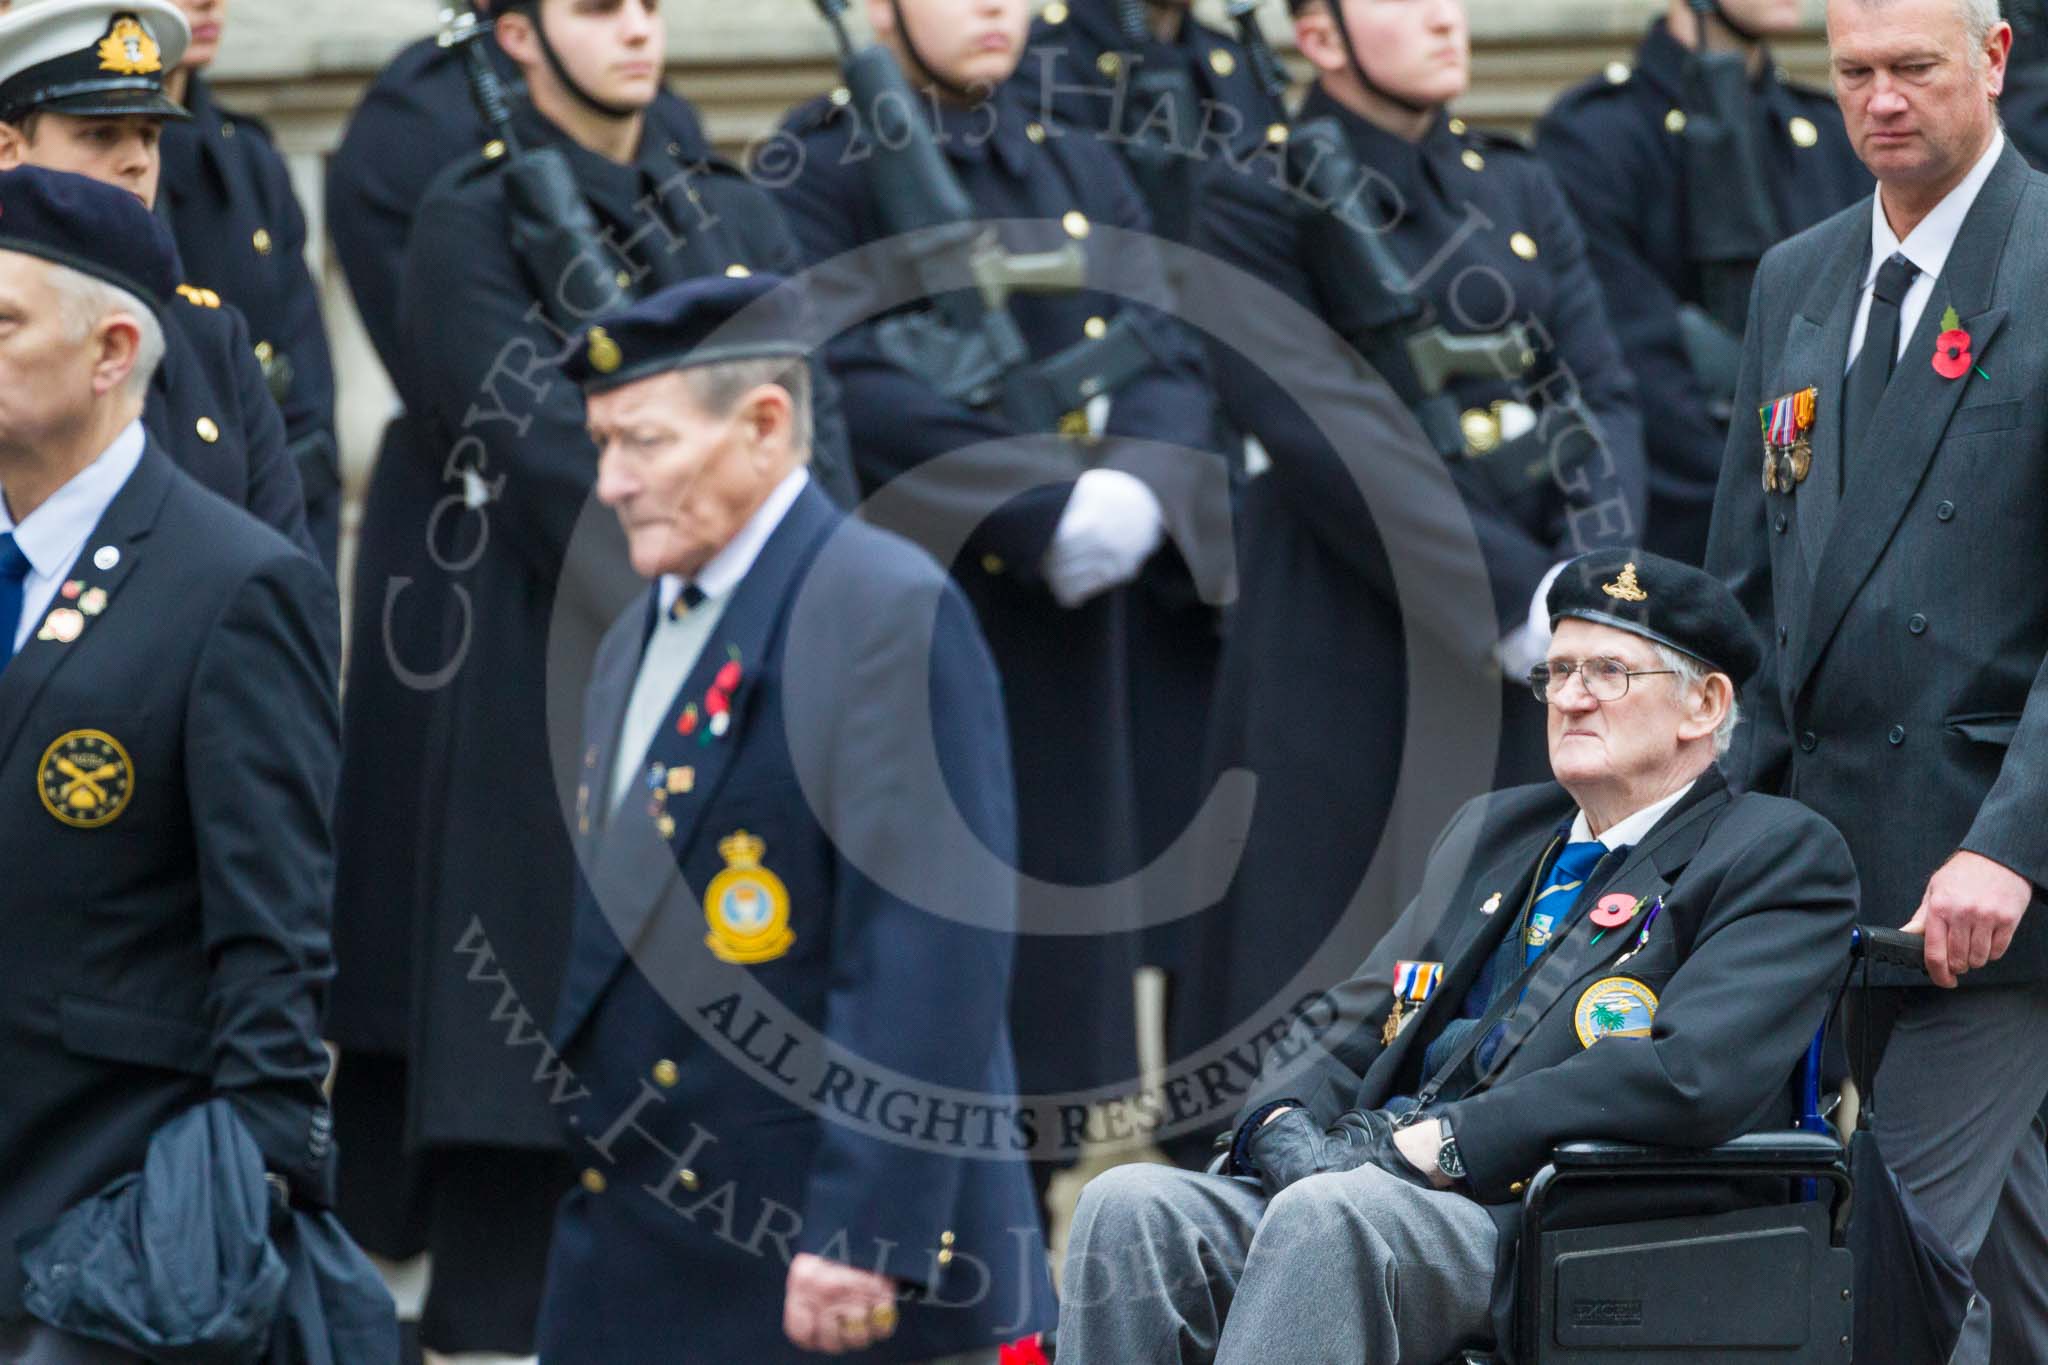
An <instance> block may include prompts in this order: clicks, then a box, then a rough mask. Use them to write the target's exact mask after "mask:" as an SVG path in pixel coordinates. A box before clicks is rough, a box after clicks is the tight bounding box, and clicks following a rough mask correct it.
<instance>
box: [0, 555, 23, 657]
mask: <svg viewBox="0 0 2048 1365" xmlns="http://www.w3.org/2000/svg"><path fill="white" fill-rule="evenodd" d="M27 579H28V556H27V555H25V554H23V553H22V552H21V547H20V546H18V545H16V544H15V543H14V533H13V532H12V531H0V668H5V667H7V665H8V663H9V662H10V661H12V660H13V658H14V636H15V632H16V631H18V630H20V629H21V596H22V584H23V583H24V582H25V581H27Z"/></svg>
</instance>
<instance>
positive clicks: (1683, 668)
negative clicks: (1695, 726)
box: [1650, 641, 1742, 758]
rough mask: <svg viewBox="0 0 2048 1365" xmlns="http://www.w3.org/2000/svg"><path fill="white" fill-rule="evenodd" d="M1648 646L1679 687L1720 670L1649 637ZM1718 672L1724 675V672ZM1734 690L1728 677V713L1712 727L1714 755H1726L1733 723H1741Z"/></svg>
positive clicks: (1698, 684)
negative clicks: (1675, 675) (1650, 639)
mask: <svg viewBox="0 0 2048 1365" xmlns="http://www.w3.org/2000/svg"><path fill="white" fill-rule="evenodd" d="M1650 648H1652V649H1653V650H1655V651H1656V652H1657V662H1658V663H1659V664H1661V665H1662V666H1664V667H1665V668H1668V669H1670V670H1671V671H1672V672H1673V673H1676V674H1677V675H1678V686H1679V689H1680V690H1681V691H1691V690H1692V689H1693V688H1695V687H1705V686H1706V685H1707V679H1708V678H1710V677H1712V676H1713V675H1714V674H1716V673H1719V672H1720V670H1719V669H1717V668H1709V667H1708V666H1707V665H1706V663H1705V662H1703V661H1702V660H1699V659H1695V658H1694V657H1693V656H1692V655H1690V654H1686V653H1683V652H1681V651H1679V650H1676V649H1673V648H1672V647H1671V646H1669V645H1660V644H1658V643H1656V642H1655V641H1651V642H1650ZM1722 676H1723V677H1727V675H1726V674H1725V673H1724V674H1722ZM1735 693H1736V688H1735V684H1734V680H1733V679H1730V680H1729V685H1728V714H1727V715H1725V716H1723V717H1721V723H1720V724H1719V725H1717V726H1715V727H1714V757H1715V758H1725V757H1727V755H1728V750H1729V749H1730V748H1731V747H1732V746H1733V745H1734V743H1735V727H1736V726H1738V725H1740V724H1741V723H1742V706H1741V703H1739V702H1738V701H1737V700H1736V699H1735Z"/></svg>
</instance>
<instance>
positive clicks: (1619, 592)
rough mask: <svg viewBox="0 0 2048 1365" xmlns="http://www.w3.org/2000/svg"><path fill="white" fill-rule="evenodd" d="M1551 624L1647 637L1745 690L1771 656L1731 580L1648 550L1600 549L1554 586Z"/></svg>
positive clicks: (1575, 564) (1575, 562) (1571, 566)
mask: <svg viewBox="0 0 2048 1365" xmlns="http://www.w3.org/2000/svg"><path fill="white" fill-rule="evenodd" d="M1548 605H1549V607H1550V624H1551V625H1552V627H1555V626H1556V625H1557V623H1558V622H1559V621H1561V620H1563V619H1564V618H1566V617H1568V616H1569V617H1576V618H1577V619H1579V620H1581V621H1594V622H1598V623H1599V624H1601V625H1603V626H1613V627H1614V628H1615V629H1617V630H1625V631H1628V632H1629V633H1630V634H1632V635H1640V636H1642V637H1643V638H1644V639H1645V640H1652V641H1655V642H1656V643H1658V644H1660V645H1669V646H1670V647H1671V648H1673V649H1675V650H1677V651H1679V652H1680V653H1681V654H1690V655H1692V657H1693V658H1695V659H1698V660H1700V661H1701V662H1703V663H1705V664H1707V665H1708V666H1709V667H1710V668H1713V669H1715V670H1716V671H1718V672H1722V673H1726V674H1727V675H1728V676H1729V677H1730V678H1732V679H1734V680H1735V685H1736V686H1737V687H1740V686H1741V685H1742V684H1743V683H1745V682H1748V681H1749V678H1750V675H1751V674H1753V673H1755V672H1756V669H1757V665H1758V664H1759V663H1760V662H1762V660H1763V651H1762V650H1761V649H1760V648H1759V647H1758V645H1757V641H1756V632H1755V631H1753V630H1751V629H1750V627H1749V618H1748V617H1747V616H1745V615H1744V614H1743V611H1742V607H1741V605H1740V604H1739V603H1738V602H1736V600H1735V594H1734V593H1732V592H1730V591H1728V585H1727V584H1725V583H1723V582H1722V581H1721V580H1720V579H1718V578H1716V577H1714V576H1713V575H1712V574H1710V573H1707V572H1706V571H1704V570H1702V569H1695V568H1694V567H1693V566H1692V565H1690V564H1681V563H1679V562H1678V561H1677V560H1675V559H1666V558H1664V556H1662V555H1653V554H1651V553H1649V552H1648V551H1646V550H1622V549H1616V550H1595V551H1593V552H1592V553H1591V554H1584V555H1580V556H1579V557H1578V558H1577V559H1574V560H1573V561H1571V563H1569V564H1567V565H1565V566H1564V570H1563V572H1561V573H1559V574H1558V576H1557V580H1556V581H1555V582H1553V583H1552V584H1551V585H1550V597H1549V599H1548Z"/></svg>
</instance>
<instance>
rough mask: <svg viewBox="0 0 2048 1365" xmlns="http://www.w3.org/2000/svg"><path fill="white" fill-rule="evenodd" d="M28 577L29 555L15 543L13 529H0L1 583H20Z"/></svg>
mask: <svg viewBox="0 0 2048 1365" xmlns="http://www.w3.org/2000/svg"><path fill="white" fill-rule="evenodd" d="M27 578H28V556H27V555H25V554H23V553H22V552H21V547H20V546H19V545H16V544H15V543H14V533H13V532H12V531H0V583H20V582H23V581H24V580H26V579H27Z"/></svg>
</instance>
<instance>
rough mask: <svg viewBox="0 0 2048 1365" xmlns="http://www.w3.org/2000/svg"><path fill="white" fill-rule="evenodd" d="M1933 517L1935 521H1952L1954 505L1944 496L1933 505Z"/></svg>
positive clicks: (1954, 514)
mask: <svg viewBox="0 0 2048 1365" xmlns="http://www.w3.org/2000/svg"><path fill="white" fill-rule="evenodd" d="M1934 519H1935V520H1936V521H1954V520H1955V519H1956V505H1955V504H1954V503H1952V502H1950V501H1949V500H1948V499H1946V498H1944V499H1942V500H1941V501H1940V502H1938V503H1936V504H1935V506H1934Z"/></svg>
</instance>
